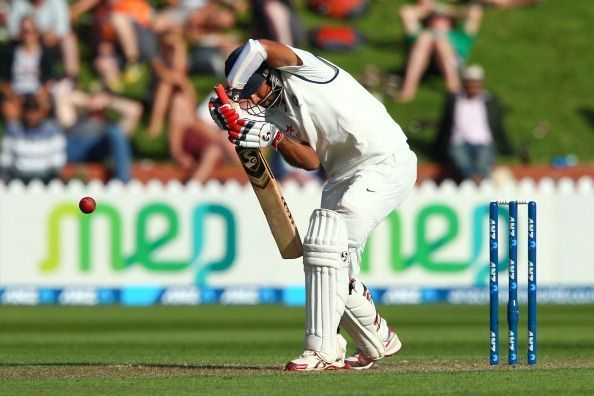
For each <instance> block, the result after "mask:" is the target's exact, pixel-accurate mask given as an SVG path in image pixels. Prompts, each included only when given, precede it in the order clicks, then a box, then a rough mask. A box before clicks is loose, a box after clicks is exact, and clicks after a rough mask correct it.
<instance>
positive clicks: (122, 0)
mask: <svg viewBox="0 0 594 396" xmlns="http://www.w3.org/2000/svg"><path fill="white" fill-rule="evenodd" d="M89 10H93V23H92V25H93V31H94V33H95V38H96V39H97V42H96V43H95V52H96V58H95V68H96V69H97V71H98V72H99V75H100V76H101V79H102V81H103V82H104V84H105V85H106V86H107V87H108V88H109V89H110V90H111V91H112V92H121V91H122V89H123V85H124V84H134V83H136V82H138V81H139V80H140V79H141V78H142V70H143V68H142V65H141V63H142V62H148V63H150V62H152V60H153V57H154V56H155V53H156V39H155V35H154V33H153V31H152V30H151V24H152V18H153V10H152V8H151V6H150V4H149V3H148V1H147V0H77V1H76V2H75V3H74V4H72V6H71V8H70V12H71V16H72V20H74V21H76V20H77V19H78V18H79V17H80V16H81V15H82V14H83V13H85V12H87V11H89ZM121 70H123V73H121Z"/></svg>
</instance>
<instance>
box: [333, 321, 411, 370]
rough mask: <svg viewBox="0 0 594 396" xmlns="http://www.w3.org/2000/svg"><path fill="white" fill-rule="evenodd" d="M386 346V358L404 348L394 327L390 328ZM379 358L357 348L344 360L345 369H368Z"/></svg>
mask: <svg viewBox="0 0 594 396" xmlns="http://www.w3.org/2000/svg"><path fill="white" fill-rule="evenodd" d="M384 345H385V347H386V354H385V355H384V357H385V358H387V357H390V356H393V355H396V354H397V353H398V352H400V350H401V349H402V342H400V339H399V338H398V335H396V332H395V331H394V329H390V334H389V335H388V341H386V342H384ZM376 361H377V360H373V359H371V358H370V357H368V356H367V355H365V354H364V353H363V352H361V351H359V350H357V351H355V353H354V354H353V355H352V356H349V357H348V358H346V359H345V361H344V363H345V364H344V368H345V369H353V370H366V369H368V368H371V367H372V366H373V365H374V364H375V362H376Z"/></svg>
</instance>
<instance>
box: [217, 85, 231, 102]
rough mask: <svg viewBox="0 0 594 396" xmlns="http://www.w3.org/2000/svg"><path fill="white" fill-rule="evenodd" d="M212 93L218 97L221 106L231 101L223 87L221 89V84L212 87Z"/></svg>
mask: <svg viewBox="0 0 594 396" xmlns="http://www.w3.org/2000/svg"><path fill="white" fill-rule="evenodd" d="M214 91H215V93H216V94H217V96H218V97H219V100H220V101H221V103H222V104H231V99H229V96H227V91H225V87H223V86H222V85H221V84H217V85H215V87H214Z"/></svg>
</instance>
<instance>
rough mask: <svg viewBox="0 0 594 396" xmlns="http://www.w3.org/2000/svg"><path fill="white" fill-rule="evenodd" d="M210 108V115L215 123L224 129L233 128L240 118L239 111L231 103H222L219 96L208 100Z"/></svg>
mask: <svg viewBox="0 0 594 396" xmlns="http://www.w3.org/2000/svg"><path fill="white" fill-rule="evenodd" d="M208 110H209V111H210V117H211V118H212V119H213V121H214V122H215V124H217V126H218V127H219V128H220V129H222V130H224V131H228V130H229V129H231V127H232V126H233V125H234V124H235V122H236V121H237V120H238V119H239V114H237V111H235V109H234V108H232V107H231V105H230V104H225V105H224V104H222V103H221V102H220V101H219V99H218V98H210V100H209V102H208Z"/></svg>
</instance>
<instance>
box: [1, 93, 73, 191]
mask: <svg viewBox="0 0 594 396" xmlns="http://www.w3.org/2000/svg"><path fill="white" fill-rule="evenodd" d="M21 110H22V111H21ZM47 114H48V113H47V109H46V108H45V106H43V105H42V104H41V103H40V102H39V100H38V99H37V97H35V96H34V95H31V94H28V95H25V96H24V97H23V105H22V109H19V110H18V113H17V114H14V117H13V120H12V121H8V123H7V124H6V129H5V134H4V137H3V138H2V150H1V151H0V176H1V177H0V178H1V179H3V180H6V181H7V180H10V179H21V180H23V181H25V182H29V181H31V180H33V179H40V180H42V181H43V182H45V183H47V182H49V181H50V180H52V179H54V178H56V177H58V176H59V175H60V171H61V169H62V167H63V166H64V164H65V163H66V139H65V137H64V134H63V131H62V129H61V128H60V127H59V125H58V124H56V122H54V121H52V120H50V119H48V118H47Z"/></svg>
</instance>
